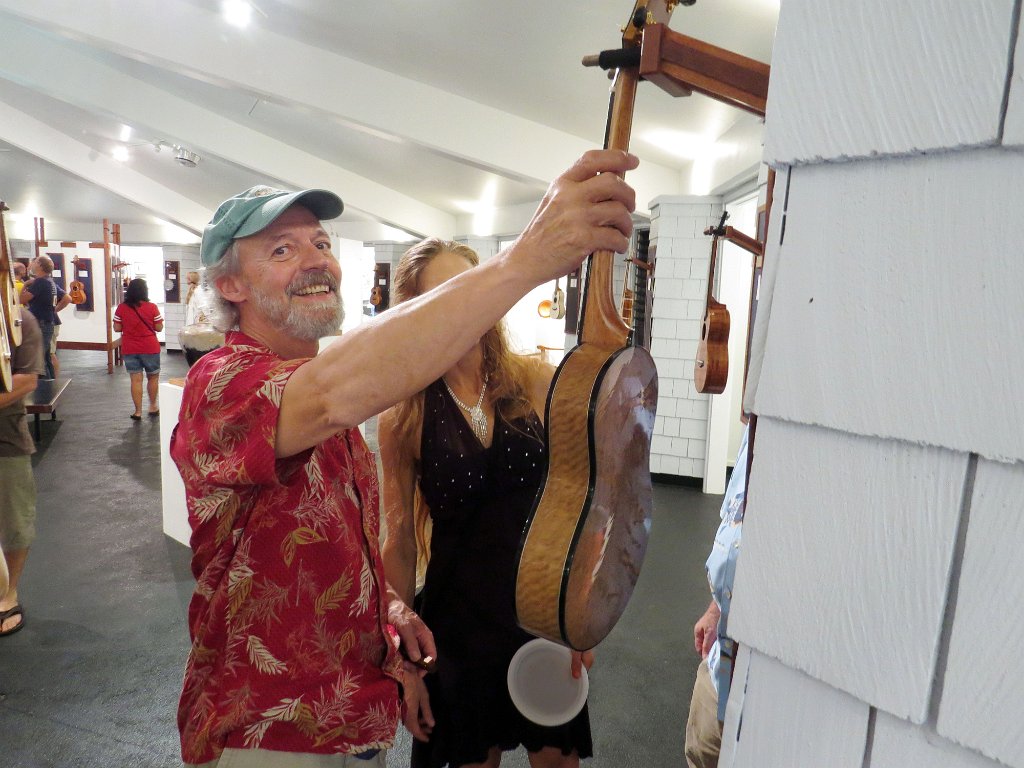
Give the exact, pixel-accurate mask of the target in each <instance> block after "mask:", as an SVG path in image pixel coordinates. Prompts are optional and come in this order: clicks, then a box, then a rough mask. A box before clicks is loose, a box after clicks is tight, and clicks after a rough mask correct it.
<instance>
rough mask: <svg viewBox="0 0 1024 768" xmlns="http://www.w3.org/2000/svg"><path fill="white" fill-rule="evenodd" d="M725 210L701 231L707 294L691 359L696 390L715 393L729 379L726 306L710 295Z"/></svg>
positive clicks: (726, 214)
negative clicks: (706, 244)
mask: <svg viewBox="0 0 1024 768" xmlns="http://www.w3.org/2000/svg"><path fill="white" fill-rule="evenodd" d="M727 218H729V213H728V211H726V212H723V213H722V220H721V221H720V222H718V226H717V227H708V228H707V229H705V230H704V234H705V235H714V237H713V238H712V240H711V263H710V265H709V266H708V295H707V303H706V304H705V309H704V323H703V325H701V329H700V342H699V343H698V344H697V358H696V360H694V362H693V386H694V387H695V388H696V389H697V391H698V392H701V393H704V394H711V395H719V394H721V393H722V392H724V391H725V385H726V382H728V380H729V324H730V320H729V310H728V309H726V306H725V304H722V303H721V302H719V301H717V300H716V299H715V297H714V295H713V288H714V284H715V265H716V264H717V261H718V240H719V238H720V237H722V236H724V235H725V220H726V219H727Z"/></svg>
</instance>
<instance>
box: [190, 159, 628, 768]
mask: <svg viewBox="0 0 1024 768" xmlns="http://www.w3.org/2000/svg"><path fill="white" fill-rule="evenodd" d="M634 167H636V158H634V157H633V156H631V155H627V154H625V153H623V152H618V151H611V150H609V151H605V150H601V151H595V152H589V153H587V154H586V155H584V156H583V157H582V158H581V159H580V160H579V161H577V163H576V164H575V165H573V166H572V168H570V169H569V170H568V171H567V172H566V173H564V174H563V175H562V176H560V177H559V178H558V179H556V181H555V182H554V183H553V184H552V185H551V187H550V188H549V190H548V194H547V195H546V196H545V198H544V200H543V201H542V203H541V205H540V208H539V209H538V211H537V213H536V214H535V215H534V218H533V219H532V220H531V222H530V223H529V224H528V225H527V227H526V229H525V230H524V232H523V233H522V235H521V236H520V237H519V239H518V240H517V241H516V243H515V244H514V245H513V246H512V247H511V248H509V249H508V250H507V251H504V252H502V253H500V254H498V255H497V256H495V257H494V258H493V259H491V260H490V261H488V262H486V263H485V264H483V265H481V266H479V267H477V268H475V269H472V270H469V271H468V272H465V273H463V274H461V275H459V276H458V277H456V278H454V279H453V280H451V281H449V282H448V283H445V284H444V285H442V286H440V287H439V288H437V289H435V290H433V291H430V292H428V293H426V294H425V295H423V296H421V297H420V298H418V299H415V300H412V301H409V302H407V303H405V304H403V305H402V306H401V307H397V308H395V309H393V310H391V311H389V312H386V313H384V314H382V315H379V316H378V317H376V318H374V319H373V320H371V321H370V322H368V323H366V324H364V325H362V326H360V327H359V328H357V329H355V330H353V331H350V332H349V333H346V334H345V335H344V336H343V337H341V338H340V339H339V340H338V341H336V342H335V343H333V344H332V345H331V346H329V347H328V348H326V349H325V350H324V352H323V353H322V354H319V355H317V346H318V339H320V338H321V337H323V336H326V335H328V334H331V333H333V332H335V331H336V330H337V329H338V328H339V327H340V325H341V320H342V317H343V309H342V305H341V299H340V294H339V291H338V286H339V282H340V279H341V270H340V267H339V265H338V262H337V260H336V259H335V258H334V256H333V255H332V253H331V240H330V237H329V236H328V234H327V233H326V231H325V230H324V229H323V227H322V226H321V224H320V221H321V220H325V219H332V218H335V217H336V216H338V215H339V214H340V213H341V210H342V202H341V200H340V199H339V198H338V197H337V196H336V195H334V194H332V193H330V192H326V191H324V190H305V191H302V192H291V193H290V192H285V191H282V190H275V189H270V188H268V187H254V188H253V189H250V190H248V191H246V192H244V193H242V194H240V195H238V196H236V197H233V198H231V199H230V200H227V201H225V202H224V203H223V204H222V205H221V206H220V208H219V209H218V210H217V213H216V214H215V216H214V218H213V220H212V221H211V222H210V224H209V225H208V226H207V227H206V229H205V231H204V233H203V243H202V247H201V255H202V260H203V263H204V264H205V265H206V267H207V271H208V277H209V279H210V282H211V284H212V285H214V287H215V289H216V291H217V294H218V295H219V297H220V300H221V303H222V308H223V309H224V310H226V312H227V320H226V322H225V325H226V326H228V328H233V329H234V330H231V332H230V333H229V334H228V336H227V339H226V344H225V346H224V347H222V348H220V349H218V350H215V351H214V352H211V353H210V354H208V355H206V356H204V357H203V358H201V359H200V360H199V362H197V363H196V365H195V366H194V367H193V368H192V369H191V371H190V372H189V375H188V378H187V380H186V383H185V391H184V397H183V401H182V407H181V412H180V415H179V422H178V427H177V428H176V429H175V432H174V435H173V436H172V439H171V455H172V457H173V458H174V461H175V463H176V464H177V465H178V468H179V470H180V472H181V475H182V478H183V479H184V481H185V489H186V496H187V505H188V513H189V522H190V524H191V526H192V540H191V544H192V549H193V553H194V556H193V560H192V572H193V574H194V575H195V577H196V581H197V586H196V591H195V594H194V596H193V598H192V602H191V604H190V606H189V630H190V633H191V637H192V649H191V652H190V654H189V659H188V663H187V666H186V670H185V681H184V687H183V691H182V696H181V702H180V706H179V710H178V726H179V729H180V731H181V742H182V757H183V760H184V761H185V763H186V764H187V765H202V766H204V767H205V766H214V765H218V766H219V768H224V766H226V765H230V766H233V767H236V768H243V767H251V768H256V767H257V766H269V765H273V766H367V765H380V766H383V765H384V764H385V763H384V750H385V749H386V748H387V747H388V746H390V744H391V742H392V740H393V738H394V734H395V728H396V725H397V722H398V719H399V716H400V714H401V710H402V701H401V699H400V695H399V691H400V688H399V685H400V683H401V682H402V680H403V676H405V675H410V674H422V673H421V672H419V671H418V670H417V669H416V668H415V667H413V666H411V665H410V664H409V663H408V662H406V663H403V662H402V660H401V657H400V656H399V655H398V644H399V639H400V642H401V644H402V646H403V651H404V653H405V655H406V656H407V657H408V658H409V659H412V660H413V661H417V660H419V659H421V658H422V657H423V656H428V655H434V654H435V648H434V642H433V638H432V636H431V634H430V632H429V630H427V628H426V627H425V626H424V625H423V623H422V622H421V621H420V620H419V617H417V616H416V615H415V614H414V613H413V612H412V611H411V610H410V609H409V608H408V607H407V606H406V605H405V604H404V603H403V602H402V601H401V600H400V599H398V597H397V595H396V594H395V593H394V592H393V591H392V590H391V589H390V588H389V587H388V585H387V584H386V583H385V580H384V570H383V566H382V564H381V558H380V547H379V541H378V535H379V516H378V490H377V472H376V465H375V461H374V457H373V455H372V454H371V453H370V451H369V450H368V449H367V447H366V445H365V443H364V442H363V439H362V436H361V434H360V432H359V429H358V425H359V424H360V423H362V422H363V421H365V420H366V419H367V418H369V417H371V416H373V415H375V414H377V413H379V412H381V411H383V410H384V409H385V408H387V407H389V406H390V405H392V404H394V403H395V402H397V401H399V400H402V399H404V398H406V397H409V396H410V395H412V394H413V393H414V392H417V391H419V390H420V389H422V388H423V387H424V386H426V385H427V384H428V383H429V382H431V381H433V380H435V379H436V378H438V377H439V376H440V375H441V374H442V373H444V371H446V370H448V369H449V368H450V367H451V366H452V365H453V364H454V363H455V362H456V361H457V360H458V359H459V358H460V357H461V356H462V355H464V354H465V352H466V351H467V350H468V349H469V348H470V347H471V346H472V345H474V344H476V343H477V342H478V340H479V339H480V337H481V336H482V335H483V334H484V333H485V332H486V331H487V330H488V329H490V328H491V327H492V326H493V325H494V324H495V323H496V322H497V321H498V320H499V319H500V318H501V317H502V316H503V315H504V314H505V313H506V312H507V311H508V310H509V309H510V308H511V307H512V306H513V305H514V304H515V302H516V301H517V300H518V299H519V298H521V297H522V296H523V295H525V294H526V293H527V292H528V291H529V290H530V289H532V288H533V287H534V286H536V285H539V284H541V283H544V282H546V281H548V280H552V279H554V278H555V277H558V276H561V275H565V274H567V273H568V272H570V271H572V270H573V269H575V268H576V267H577V266H578V265H579V264H580V263H581V262H582V260H583V259H584V258H585V257H586V256H587V255H589V254H590V253H592V252H594V251H596V250H611V251H618V252H622V251H625V250H626V249H627V246H628V235H629V232H630V230H631V228H632V222H631V219H630V212H631V211H632V209H633V206H634V196H633V192H632V190H631V189H630V188H629V187H628V186H627V185H626V184H625V183H624V182H623V181H622V179H621V178H619V176H618V175H616V174H621V173H622V172H624V171H626V170H629V169H631V168H634ZM452 317H458V318H459V321H458V322H455V323H453V322H452V321H451V318H452ZM409 689H411V690H415V689H416V686H410V687H409ZM405 703H406V713H405V716H406V717H407V718H409V720H408V721H409V722H415V720H416V717H417V702H415V701H411V700H410V701H406V702H405Z"/></svg>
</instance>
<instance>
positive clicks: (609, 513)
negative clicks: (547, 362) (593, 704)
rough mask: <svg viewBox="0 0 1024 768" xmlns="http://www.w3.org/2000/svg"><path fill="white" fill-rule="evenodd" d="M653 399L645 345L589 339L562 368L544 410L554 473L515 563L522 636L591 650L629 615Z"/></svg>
mask: <svg viewBox="0 0 1024 768" xmlns="http://www.w3.org/2000/svg"><path fill="white" fill-rule="evenodd" d="M657 398H658V374H657V370H656V369H655V366H654V360H653V359H652V358H651V355H650V353H649V352H648V351H647V350H646V349H644V348H643V347H635V346H628V347H623V348H619V349H612V350H609V349H607V348H602V347H599V346H596V345H594V344H586V343H584V344H581V345H579V346H577V347H576V348H574V349H573V350H572V351H571V352H569V354H568V355H567V356H566V358H565V359H564V360H563V361H562V364H561V365H560V366H559V368H558V371H557V372H556V374H555V379H554V381H553V382H552V384H551V389H550V391H549V393H548V401H547V407H546V411H545V442H546V444H547V448H548V457H549V464H548V469H547V473H546V475H545V478H544V482H543V483H542V485H541V488H540V490H539V491H538V493H537V498H536V500H535V501H534V507H533V511H532V512H531V513H530V517H529V519H528V520H527V522H526V526H525V528H524V531H523V540H522V542H521V544H520V547H519V559H518V563H517V571H518V574H517V579H516V617H517V620H518V622H519V624H520V626H522V627H523V628H524V629H526V631H528V632H531V633H533V634H535V635H539V636H541V637H546V638H548V639H550V640H554V641H555V642H558V643H562V644H566V645H568V646H569V647H571V648H575V649H577V650H587V649H589V648H593V647H594V646H596V645H597V644H598V643H599V642H601V640H602V639H604V637H605V636H606V635H607V634H608V632H610V631H611V629H612V628H613V627H614V626H615V623H616V622H617V621H618V619H619V617H620V616H621V615H622V612H623V611H624V610H625V608H626V604H627V603H628V602H629V598H630V596H631V595H632V593H633V587H634V586H635V585H636V580H637V578H638V576H639V574H640V566H641V564H642V563H643V558H644V553H645V552H646V549H647V538H648V535H649V533H650V527H651V507H652V490H651V473H650V470H649V467H650V445H651V435H652V433H653V429H654V416H655V408H656V405H657ZM553 413H557V414H558V417H556V418H555V419H554V421H552V414H553ZM580 434H586V435H587V436H588V439H587V440H586V444H585V445H584V443H583V441H581V440H580V439H579V435H580ZM599 478H604V481H601V480H599ZM609 480H611V482H609Z"/></svg>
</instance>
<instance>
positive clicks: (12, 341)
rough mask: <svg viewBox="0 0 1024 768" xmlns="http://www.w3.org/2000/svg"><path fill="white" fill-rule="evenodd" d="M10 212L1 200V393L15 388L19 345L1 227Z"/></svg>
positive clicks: (17, 316) (8, 254) (17, 309)
mask: <svg viewBox="0 0 1024 768" xmlns="http://www.w3.org/2000/svg"><path fill="white" fill-rule="evenodd" d="M9 210H10V208H8V207H7V205H6V204H5V203H4V202H3V201H2V200H0V304H2V305H3V310H2V311H0V387H2V388H3V391H4V392H10V391H11V389H12V388H13V386H14V371H13V369H12V367H11V366H12V359H13V357H14V347H17V346H20V345H21V302H20V300H19V297H18V296H16V295H15V288H14V272H13V259H12V258H11V247H10V243H8V241H7V229H6V228H5V227H4V211H9Z"/></svg>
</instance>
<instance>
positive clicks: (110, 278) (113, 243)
mask: <svg viewBox="0 0 1024 768" xmlns="http://www.w3.org/2000/svg"><path fill="white" fill-rule="evenodd" d="M35 240H36V253H37V255H45V254H46V248H47V247H48V245H47V244H48V241H47V239H46V230H45V222H44V221H43V219H42V218H37V219H36V220H35ZM76 245H78V244H77V243H61V246H62V247H65V246H66V247H74V246H76ZM120 246H121V225H120V224H114V225H113V226H111V224H110V220H109V219H104V220H103V242H93V243H89V248H96V249H100V248H102V249H103V269H102V272H100V271H99V270H94V269H93V266H92V263H91V262H92V259H85V258H82V259H78V260H73V261H72V266H73V267H74V269H75V277H76V278H78V277H79V276H80V274H79V273H80V272H82V274H83V276H84V275H88V276H90V277H91V280H90V282H89V284H88V285H89V288H88V291H89V295H90V297H91V301H90V302H89V307H90V308H91V309H93V310H96V309H98V307H97V306H96V303H97V302H99V301H100V300H101V299H102V302H101V303H102V304H103V312H104V313H105V319H106V340H105V341H68V340H61V339H58V340H57V348H58V349H87V350H94V351H99V352H106V353H107V373H108V374H112V373H113V372H114V366H115V365H120V364H121V337H120V336H118V337H117V338H115V337H114V326H113V308H114V307H115V306H117V305H118V304H119V303H120V302H121V298H122V296H123V295H124V289H123V287H122V285H121V269H123V268H124V267H125V266H127V265H125V264H123V263H121V260H120ZM115 251H116V252H117V253H116V256H117V258H116V260H115V253H114V252H115ZM78 262H82V263H81V264H79V263H78ZM86 270H87V271H86ZM64 274H66V273H64ZM104 281H106V284H104ZM65 282H66V280H65ZM79 311H83V310H79Z"/></svg>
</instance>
